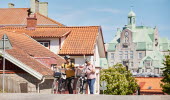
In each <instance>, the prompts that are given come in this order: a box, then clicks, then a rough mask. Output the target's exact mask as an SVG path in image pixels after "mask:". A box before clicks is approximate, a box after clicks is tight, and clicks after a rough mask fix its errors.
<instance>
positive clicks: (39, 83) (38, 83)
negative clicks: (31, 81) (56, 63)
mask: <svg viewBox="0 0 170 100" xmlns="http://www.w3.org/2000/svg"><path fill="white" fill-rule="evenodd" d="M44 82H45V77H43V80H42V81H41V82H40V83H38V93H40V84H42V83H44Z"/></svg>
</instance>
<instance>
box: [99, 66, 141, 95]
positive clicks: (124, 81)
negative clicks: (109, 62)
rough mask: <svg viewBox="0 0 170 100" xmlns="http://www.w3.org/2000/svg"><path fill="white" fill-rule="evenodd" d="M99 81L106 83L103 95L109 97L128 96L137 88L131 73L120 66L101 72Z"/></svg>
mask: <svg viewBox="0 0 170 100" xmlns="http://www.w3.org/2000/svg"><path fill="white" fill-rule="evenodd" d="M100 81H106V82H107V86H106V87H107V90H105V91H104V94H109V95H129V94H132V93H134V92H135V90H137V88H138V84H137V82H136V80H135V78H134V77H132V73H131V72H130V71H127V70H126V68H125V67H124V66H123V65H122V64H116V65H115V66H113V67H110V68H108V69H103V70H101V76H100Z"/></svg>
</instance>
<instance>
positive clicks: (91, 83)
mask: <svg viewBox="0 0 170 100" xmlns="http://www.w3.org/2000/svg"><path fill="white" fill-rule="evenodd" d="M95 80H96V79H95V78H94V79H87V83H88V85H89V89H90V94H94V83H95Z"/></svg>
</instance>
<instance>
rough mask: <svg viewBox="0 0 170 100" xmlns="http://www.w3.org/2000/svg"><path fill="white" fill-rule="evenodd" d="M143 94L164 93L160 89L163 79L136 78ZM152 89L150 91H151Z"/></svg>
mask: <svg viewBox="0 0 170 100" xmlns="http://www.w3.org/2000/svg"><path fill="white" fill-rule="evenodd" d="M135 79H136V80H137V83H138V84H139V86H140V88H141V90H140V91H141V92H161V93H163V92H162V88H161V87H160V83H161V80H162V79H163V78H162V77H136V78H135ZM149 88H150V89H149Z"/></svg>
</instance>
